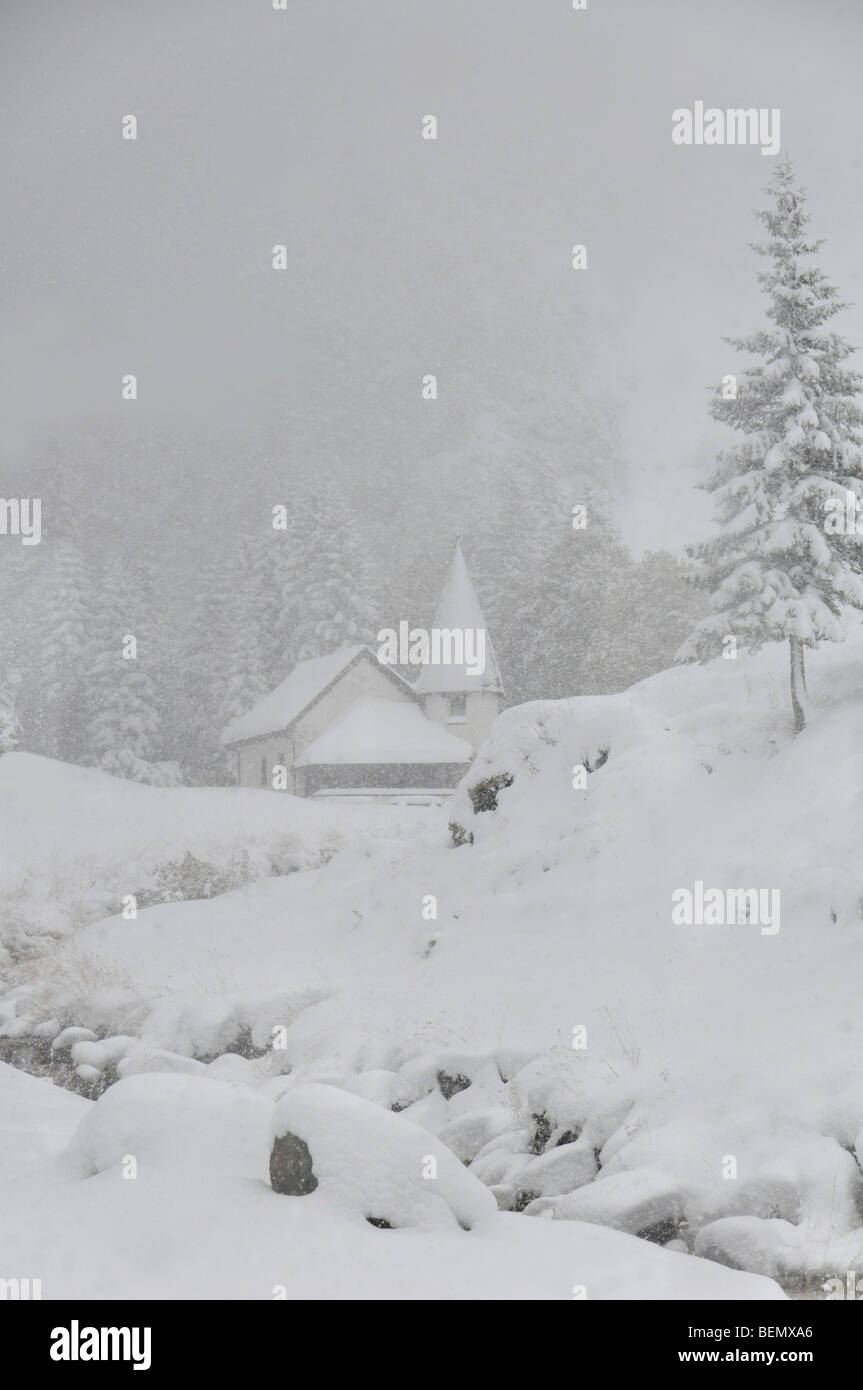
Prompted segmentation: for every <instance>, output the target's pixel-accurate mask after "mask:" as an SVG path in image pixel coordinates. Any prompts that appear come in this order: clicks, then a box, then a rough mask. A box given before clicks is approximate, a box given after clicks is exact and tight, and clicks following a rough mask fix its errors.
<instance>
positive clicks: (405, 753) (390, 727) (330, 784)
mask: <svg viewBox="0 0 863 1390" xmlns="http://www.w3.org/2000/svg"><path fill="white" fill-rule="evenodd" d="M434 626H435V629H436V630H437V631H444V630H446V631H448V632H453V631H461V632H467V631H470V632H474V633H475V632H482V633H483V634H484V639H485V653H484V656H485V661H484V669H483V670H482V672H481V673H477V672H475V671H472V670H471V668H470V667H469V665H468V664H467V661H465V662H464V663H463V664H442V663H438V664H432V662H431V661H429V662H427V663H426V664H425V665H423V666H421V669H420V673H419V676H418V678H417V680H416V681H414V682H410V681H407V680H405V679H404V678H403V677H402V676H400V675H399V674H398V673H397V672H396V671H395V670H394V669H393V668H392V666H389V665H386V664H383V663H382V662H381V661H380V660H379V658H378V654H377V653H376V652H375V651H373V650H372V649H371V648H370V647H366V646H352V647H341V648H339V650H338V651H334V652H332V653H330V655H328V656H321V657H315V658H314V659H312V660H311V661H301V662H300V663H299V665H297V666H295V667H294V669H293V671H291V673H290V675H289V676H287V677H286V679H285V680H283V681H282V683H281V684H280V685H278V686H277V687H276V689H275V690H273V691H271V692H270V694H269V695H265V696H264V697H263V698H262V699H261V700H259V701H258V702H257V704H256V705H254V706H253V708H252V709H250V710H249V711H248V713H246V714H243V715H241V716H240V718H238V719H234V720H232V722H231V723H230V724H229V725H228V726H227V728H226V729H225V730H224V732H223V734H222V745H223V746H224V747H225V748H227V749H230V750H231V751H232V752H233V753H234V754H235V756H236V776H237V785H238V786H241V787H262V788H276V789H284V790H287V791H289V792H293V793H294V795H296V796H313V797H318V798H324V799H340V800H362V801H366V800H385V801H392V800H398V801H402V800H404V801H408V802H410V801H416V802H418V803H427V802H429V801H441V800H444V799H445V798H446V797H447V796H449V795H450V794H451V792H452V790H453V788H454V787H455V786H456V785H457V784H458V782H459V781H460V780H461V778H462V777H463V776H464V773H465V772H466V771H467V768H468V766H469V765H470V763H471V761H472V760H473V758H474V756H475V755H476V752H477V749H478V748H479V745H480V744H481V743H482V741H483V740H484V739H485V737H486V735H487V734H488V732H489V729H490V728H491V724H492V721H493V719H494V717H495V715H496V714H497V713H498V711H499V709H500V704H501V699H502V697H503V685H502V683H501V678H500V671H499V669H498V665H497V659H496V657H495V654H494V648H493V646H492V643H491V639H490V637H489V635H488V630H487V628H486V624H485V618H484V616H483V612H482V608H481V607H480V603H479V600H478V598H477V596H476V592H475V590H474V587H473V583H472V581H471V578H470V574H469V573H468V568H467V565H466V563H465V559H464V555H463V554H462V550H461V546H460V545H459V544H456V548H455V552H454V554H453V557H452V562H451V564H450V568H449V573H448V575H447V578H446V582H445V584H444V586H443V591H442V593H441V596H440V601H439V603H438V606H437V611H436V613H435V623H434ZM280 768H284V769H286V773H280V772H279V771H278V770H279V769H280Z"/></svg>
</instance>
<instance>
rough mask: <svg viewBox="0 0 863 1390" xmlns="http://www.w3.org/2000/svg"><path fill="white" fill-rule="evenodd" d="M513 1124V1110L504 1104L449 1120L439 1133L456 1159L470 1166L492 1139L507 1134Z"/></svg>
mask: <svg viewBox="0 0 863 1390" xmlns="http://www.w3.org/2000/svg"><path fill="white" fill-rule="evenodd" d="M513 1125H514V1118H513V1113H512V1110H510V1109H508V1108H506V1107H504V1106H502V1105H487V1106H484V1107H483V1109H481V1110H476V1111H474V1112H472V1113H467V1114H464V1115H458V1116H456V1118H455V1119H453V1120H449V1121H448V1122H447V1123H446V1124H445V1125H443V1127H442V1128H441V1129H439V1130H438V1138H439V1139H440V1141H441V1143H442V1144H446V1146H447V1148H448V1149H451V1150H452V1152H453V1153H454V1154H455V1156H456V1158H460V1159H461V1160H462V1162H463V1163H470V1162H471V1160H472V1159H474V1158H476V1155H477V1154H478V1153H479V1151H480V1149H482V1148H485V1146H486V1145H487V1144H488V1143H489V1142H490V1140H492V1139H496V1138H498V1136H499V1135H501V1134H505V1133H506V1132H507V1130H510V1129H512V1128H513Z"/></svg>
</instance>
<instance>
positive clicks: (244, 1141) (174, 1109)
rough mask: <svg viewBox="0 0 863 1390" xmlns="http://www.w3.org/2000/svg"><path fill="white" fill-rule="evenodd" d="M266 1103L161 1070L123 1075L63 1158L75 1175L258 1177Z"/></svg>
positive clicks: (246, 1091)
mask: <svg viewBox="0 0 863 1390" xmlns="http://www.w3.org/2000/svg"><path fill="white" fill-rule="evenodd" d="M272 1113H273V1103H272V1101H270V1100H267V1098H266V1097H265V1096H261V1095H258V1094H257V1093H256V1092H255V1091H253V1090H251V1089H250V1088H249V1087H247V1086H236V1085H231V1084H229V1083H227V1082H224V1081H216V1080H211V1079H210V1078H207V1077H204V1078H198V1077H197V1076H180V1075H173V1074H171V1073H166V1072H157V1073H153V1074H143V1075H139V1076H129V1077H126V1078H125V1079H124V1080H122V1081H118V1082H117V1083H116V1084H115V1085H114V1086H111V1087H109V1089H108V1090H107V1091H105V1093H104V1095H102V1096H100V1098H99V1100H98V1101H96V1103H95V1104H94V1105H93V1106H92V1108H91V1109H90V1110H89V1111H88V1112H87V1113H86V1115H85V1116H84V1118H83V1120H82V1121H81V1124H80V1125H79V1126H78V1128H77V1129H76V1131H75V1133H74V1134H73V1136H72V1139H71V1141H70V1143H69V1145H68V1148H67V1149H66V1153H65V1155H64V1158H65V1163H66V1165H67V1166H68V1167H70V1168H71V1170H72V1171H73V1172H75V1173H76V1174H77V1175H78V1176H80V1177H91V1176H92V1175H93V1174H94V1173H102V1172H105V1171H106V1170H107V1169H110V1168H120V1167H121V1166H122V1165H123V1164H124V1163H125V1162H126V1160H127V1159H128V1158H130V1157H131V1158H134V1159H135V1160H136V1165H137V1172H138V1175H139V1176H140V1175H142V1174H143V1172H144V1170H145V1169H146V1168H147V1167H149V1166H153V1167H169V1166H170V1167H173V1168H175V1169H176V1168H184V1169H188V1168H193V1169H195V1170H197V1171H199V1172H200V1173H202V1174H206V1175H208V1176H209V1175H212V1174H214V1173H222V1174H237V1175H240V1174H242V1175H244V1176H248V1177H260V1178H263V1179H265V1178H266V1146H267V1135H268V1132H269V1125H270V1121H271V1118H272Z"/></svg>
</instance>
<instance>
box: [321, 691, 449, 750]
mask: <svg viewBox="0 0 863 1390" xmlns="http://www.w3.org/2000/svg"><path fill="white" fill-rule="evenodd" d="M472 753H473V749H472V748H471V745H470V744H469V743H467V742H466V741H465V740H464V739H463V738H456V737H455V735H454V734H450V733H448V732H447V730H446V729H443V728H441V726H440V725H439V724H435V723H433V722H432V720H431V719H427V718H426V716H425V715H424V714H423V712H422V710H421V709H420V708H419V706H418V705H414V704H408V703H404V704H402V703H401V702H400V701H397V700H380V699H374V698H372V697H371V696H364V697H363V698H362V699H359V700H355V701H354V703H353V704H352V705H350V706H349V707H348V709H347V710H345V712H344V713H343V714H341V715H340V716H339V717H338V719H336V720H334V722H333V723H332V724H331V725H330V726H329V728H328V729H325V730H324V732H323V733H322V734H321V735H320V737H319V738H316V739H315V740H314V742H313V743H310V744H309V745H308V747H307V748H305V749H303V752H302V753H301V754H300V756H299V757H298V758H297V766H298V767H309V766H311V765H315V766H321V765H323V764H327V765H330V764H333V763H466V762H469V761H470V759H471V756H472Z"/></svg>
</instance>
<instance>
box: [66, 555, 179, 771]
mask: <svg viewBox="0 0 863 1390" xmlns="http://www.w3.org/2000/svg"><path fill="white" fill-rule="evenodd" d="M151 605H152V578H151V576H150V575H149V574H148V573H147V571H146V569H145V567H144V566H143V565H142V564H141V563H140V562H135V561H132V560H130V558H129V557H128V556H125V555H123V556H119V557H114V558H113V559H112V560H111V561H110V562H109V563H108V564H107V565H106V566H105V569H104V571H103V573H102V575H101V584H100V591H99V610H98V612H97V614H96V616H95V618H94V621H93V624H92V636H91V638H90V643H89V645H88V661H87V692H86V705H85V708H87V709H88V710H89V711H90V717H89V719H88V721H87V725H86V731H85V736H86V753H87V758H88V761H91V762H93V763H95V764H96V765H97V766H98V767H101V768H103V770H104V771H106V772H111V773H114V774H115V775H116V776H119V777H129V778H131V779H132V780H134V781H137V782H151V781H153V782H158V783H164V781H165V769H164V767H162V766H161V765H160V764H159V763H158V751H159V733H160V720H159V714H158V708H157V694H156V672H155V666H156V663H155V651H154V647H153V643H152V640H151V639H152V628H153V620H152V612H151ZM169 780H170V779H169Z"/></svg>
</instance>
